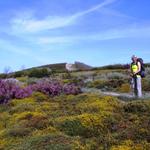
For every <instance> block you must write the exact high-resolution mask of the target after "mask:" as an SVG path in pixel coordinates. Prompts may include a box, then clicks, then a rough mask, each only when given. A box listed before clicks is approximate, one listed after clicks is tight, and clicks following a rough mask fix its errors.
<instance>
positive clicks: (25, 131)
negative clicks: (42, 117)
mask: <svg viewBox="0 0 150 150" xmlns="http://www.w3.org/2000/svg"><path fill="white" fill-rule="evenodd" d="M31 132H32V130H31V129H30V128H12V129H9V130H8V131H7V136H10V137H23V136H27V135H29V134H30V133H31Z"/></svg>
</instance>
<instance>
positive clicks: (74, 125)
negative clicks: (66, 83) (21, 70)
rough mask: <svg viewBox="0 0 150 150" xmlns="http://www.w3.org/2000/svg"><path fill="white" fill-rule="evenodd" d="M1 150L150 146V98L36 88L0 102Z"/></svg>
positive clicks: (136, 148)
mask: <svg viewBox="0 0 150 150" xmlns="http://www.w3.org/2000/svg"><path fill="white" fill-rule="evenodd" d="M0 149H4V150H101V149H111V150H122V149H123V150H127V149H129V150H130V149H134V150H148V149H150V100H146V101H130V102H126V103H125V102H123V101H121V100H119V99H117V98H114V97H111V96H101V95H97V94H88V93H87V94H79V95H76V96H73V95H60V96H57V97H53V98H52V97H51V98H50V97H48V96H46V95H44V94H42V93H39V92H35V93H33V94H32V96H31V97H29V98H25V99H22V100H20V99H14V100H12V101H10V102H9V103H8V104H5V105H0Z"/></svg>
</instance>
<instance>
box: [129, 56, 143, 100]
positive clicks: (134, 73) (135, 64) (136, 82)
mask: <svg viewBox="0 0 150 150" xmlns="http://www.w3.org/2000/svg"><path fill="white" fill-rule="evenodd" d="M131 59H132V63H131V77H132V82H131V83H132V88H133V90H134V96H135V97H138V98H140V97H142V83H141V75H140V72H141V63H140V61H138V58H137V57H136V56H134V55H133V56H132V58H131Z"/></svg>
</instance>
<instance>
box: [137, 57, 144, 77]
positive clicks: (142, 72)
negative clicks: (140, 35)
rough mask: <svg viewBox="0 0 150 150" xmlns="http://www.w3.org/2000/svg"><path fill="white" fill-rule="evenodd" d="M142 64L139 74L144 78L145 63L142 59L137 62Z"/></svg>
mask: <svg viewBox="0 0 150 150" xmlns="http://www.w3.org/2000/svg"><path fill="white" fill-rule="evenodd" d="M137 61H138V62H140V64H141V71H140V72H139V73H138V74H139V75H140V76H141V77H142V78H144V77H145V66H144V61H143V59H142V58H138V60H137Z"/></svg>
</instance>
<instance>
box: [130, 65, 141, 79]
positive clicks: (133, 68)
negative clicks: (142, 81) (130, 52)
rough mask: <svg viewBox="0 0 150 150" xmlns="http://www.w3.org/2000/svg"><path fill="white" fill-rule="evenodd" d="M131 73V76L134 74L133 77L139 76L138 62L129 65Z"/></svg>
mask: <svg viewBox="0 0 150 150" xmlns="http://www.w3.org/2000/svg"><path fill="white" fill-rule="evenodd" d="M131 72H132V73H133V74H134V73H136V75H135V77H140V75H139V74H138V73H137V72H140V70H139V67H138V62H137V63H134V62H132V63H131Z"/></svg>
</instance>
